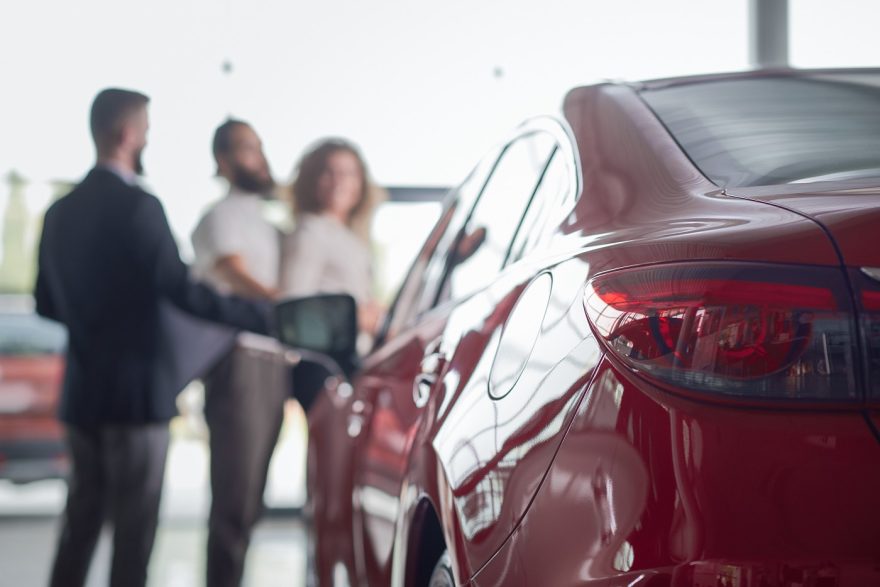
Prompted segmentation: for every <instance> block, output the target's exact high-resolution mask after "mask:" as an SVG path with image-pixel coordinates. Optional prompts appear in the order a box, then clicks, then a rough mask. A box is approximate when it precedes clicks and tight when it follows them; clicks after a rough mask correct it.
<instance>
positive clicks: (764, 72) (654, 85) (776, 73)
mask: <svg viewBox="0 0 880 587" xmlns="http://www.w3.org/2000/svg"><path fill="white" fill-rule="evenodd" d="M860 74H880V67H848V68H824V69H796V68H790V67H785V68H772V69H754V70H746V71H734V72H726V73H708V74H700V75H689V76H680V77H667V78H657V79H651V80H645V81H641V82H631V83H625V84H624V85H628V86H630V87H632V88H633V89H635V90H638V91H650V90H659V89H664V88H671V87H676V86H686V85H692V84H703V83H711V82H718V81H731V80H744V79H762V78H778V77H792V78H795V77H797V78H809V77H823V76H828V75H860Z"/></svg>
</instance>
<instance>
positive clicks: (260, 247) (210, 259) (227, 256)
mask: <svg viewBox="0 0 880 587" xmlns="http://www.w3.org/2000/svg"><path fill="white" fill-rule="evenodd" d="M213 151H214V159H215V160H216V162H217V173H218V175H219V176H220V177H222V178H224V179H226V180H227V181H228V183H229V192H228V193H227V195H226V196H225V197H224V198H223V199H221V200H220V201H219V202H217V203H216V204H215V205H214V206H213V207H211V208H210V209H209V210H208V211H207V213H206V214H205V215H204V217H203V218H202V219H201V221H200V222H199V224H198V226H197V227H196V229H195V231H194V232H193V235H192V243H193V249H194V251H195V255H196V269H197V271H198V274H199V276H200V277H201V278H203V279H206V280H207V281H209V282H210V283H211V284H212V285H214V286H216V287H218V288H219V289H221V290H223V291H228V292H230V293H235V294H238V295H241V296H245V297H249V298H254V299H263V300H271V299H273V298H274V297H275V296H276V295H277V288H278V281H279V268H280V260H279V255H280V246H281V233H280V231H279V230H278V229H277V228H276V227H275V226H274V225H273V224H272V223H271V222H269V221H268V220H267V219H266V216H265V212H266V206H265V204H266V201H267V200H268V199H271V198H272V195H271V194H272V192H273V190H274V187H275V182H274V181H273V179H272V174H271V172H270V170H269V164H268V163H267V161H266V156H265V155H264V153H263V146H262V142H261V141H260V138H259V137H258V136H257V133H256V132H254V130H253V128H251V126H250V125H249V124H247V123H246V122H242V121H240V120H227V121H226V122H224V123H223V124H221V125H220V126H219V127H218V128H217V130H216V132H215V133H214V141H213ZM282 357H283V353H282V352H281V350H280V346H279V345H278V343H277V342H276V341H275V340H273V339H269V338H267V337H258V336H257V335H254V334H250V333H244V334H239V335H237V340H236V342H235V344H234V346H233V348H232V350H231V352H230V353H229V354H228V355H227V356H226V357H225V358H223V359H222V360H221V361H220V362H219V363H218V364H217V365H216V366H215V367H214V368H213V369H212V370H211V372H210V373H209V374H208V375H207V376H206V377H205V378H204V383H205V420H206V422H207V424H208V429H209V431H210V448H211V495H212V499H211V511H210V515H209V520H208V544H207V573H206V583H207V585H209V586H210V587H224V586H230V587H232V586H237V585H240V584H241V578H242V574H243V570H244V561H245V556H246V554H247V549H248V545H249V543H250V537H251V532H252V530H253V527H254V525H255V523H256V522H257V520H258V519H259V516H260V514H261V512H262V508H263V491H264V489H265V486H266V477H267V474H268V470H269V460H270V458H271V456H272V452H273V450H274V448H275V445H276V443H277V441H278V434H279V432H280V430H281V423H282V420H283V415H284V403H285V400H286V399H287V397H288V394H289V389H290V386H289V384H288V381H289V379H288V372H287V368H286V367H285V364H284V361H283V359H282Z"/></svg>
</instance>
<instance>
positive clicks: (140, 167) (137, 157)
mask: <svg viewBox="0 0 880 587" xmlns="http://www.w3.org/2000/svg"><path fill="white" fill-rule="evenodd" d="M143 154H144V149H143V148H141V149H139V150H138V152H137V153H135V154H134V161H133V162H132V165H133V167H134V172H135V173H136V174H137V175H138V176H142V175H143V174H144V162H143Z"/></svg>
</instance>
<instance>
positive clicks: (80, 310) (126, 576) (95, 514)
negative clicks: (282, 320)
mask: <svg viewBox="0 0 880 587" xmlns="http://www.w3.org/2000/svg"><path fill="white" fill-rule="evenodd" d="M147 103H148V98H147V97H146V96H144V95H143V94H140V93H137V92H131V91H127V90H118V89H109V90H104V91H102V92H101V93H99V94H98V95H97V97H96V98H95V100H94V102H93V104H92V110H91V130H92V136H93V138H94V141H95V146H96V149H97V164H96V165H95V168H94V169H92V170H91V171H90V172H89V174H88V175H87V176H86V178H85V179H84V180H83V181H82V183H80V184H79V185H78V186H77V187H76V188H75V189H74V190H73V191H72V192H71V193H70V194H68V195H67V196H65V197H63V198H61V199H60V200H59V201H57V202H56V203H55V204H54V205H52V207H51V208H50V209H49V210H48V212H47V213H46V216H45V220H44V225H43V236H42V239H41V242H40V251H39V272H38V277H37V284H36V290H35V293H34V296H35V298H36V305H37V312H38V313H40V314H41V315H43V316H46V317H48V318H52V319H55V320H57V321H59V322H61V323H63V324H64V325H65V326H67V329H68V332H69V348H68V351H67V370H66V373H65V376H64V388H63V394H62V400H61V414H60V416H61V419H62V421H63V422H64V423H65V424H66V432H67V441H68V446H69V451H70V456H71V461H72V471H71V476H70V479H69V482H68V486H69V489H68V499H67V506H66V509H65V513H64V520H63V527H62V531H61V535H60V538H59V544H58V550H57V553H56V558H55V563H54V566H53V569H52V578H51V585H53V586H56V585H82V584H83V583H84V582H85V578H86V575H87V573H88V568H89V564H90V561H91V557H92V553H93V551H94V548H95V544H96V542H97V539H98V536H99V534H100V530H101V526H102V524H103V522H104V519H105V517H107V518H109V520H110V521H111V523H112V524H113V527H114V536H113V562H112V566H111V572H110V583H111V585H114V586H117V585H118V586H123V585H124V586H126V587H136V586H142V585H144V584H145V583H146V575H147V565H148V562H149V558H150V552H151V550H152V546H153V540H154V537H155V533H156V526H157V522H158V513H159V499H160V495H161V488H162V478H163V475H164V469H165V457H166V454H167V449H168V442H169V433H168V421H169V420H170V418H171V417H172V416H173V415H174V414H175V412H176V409H175V405H174V396H175V395H176V393H177V392H178V391H179V383H182V382H177V381H176V379H175V375H174V374H173V373H171V372H170V371H171V370H173V369H176V368H178V367H179V364H178V365H174V364H173V363H174V361H173V360H171V359H170V358H169V357H168V354H169V353H168V349H167V340H168V334H167V332H163V328H164V326H163V325H164V324H165V320H164V314H163V311H162V309H161V308H162V306H163V304H171V305H173V306H175V307H176V308H178V309H180V310H182V311H184V312H186V313H188V314H191V315H194V316H197V317H200V318H203V319H207V320H211V321H217V322H223V323H226V324H228V325H231V326H234V327H237V328H242V329H247V330H251V331H254V332H261V333H265V332H267V330H268V322H269V313H270V312H269V310H270V307H269V305H268V304H267V303H264V304H259V303H256V302H249V301H246V300H243V299H240V298H235V297H225V296H221V295H219V294H217V293H216V292H215V291H214V290H212V289H210V288H209V287H207V286H205V285H202V284H199V283H196V282H194V281H191V279H190V276H189V270H188V267H187V266H186V265H185V264H184V263H183V262H182V261H181V260H180V257H179V255H178V251H177V245H176V243H175V241H174V238H173V236H172V234H171V230H170V229H169V226H168V222H167V219H166V217H165V213H164V211H163V209H162V205H161V204H160V202H159V200H158V199H156V198H155V197H154V196H152V195H150V194H148V193H146V192H145V191H143V190H142V189H141V188H139V187H138V185H137V176H138V175H139V174H140V173H141V171H142V169H141V152H142V151H143V149H144V147H145V145H146V135H147V128H148V119H147Z"/></svg>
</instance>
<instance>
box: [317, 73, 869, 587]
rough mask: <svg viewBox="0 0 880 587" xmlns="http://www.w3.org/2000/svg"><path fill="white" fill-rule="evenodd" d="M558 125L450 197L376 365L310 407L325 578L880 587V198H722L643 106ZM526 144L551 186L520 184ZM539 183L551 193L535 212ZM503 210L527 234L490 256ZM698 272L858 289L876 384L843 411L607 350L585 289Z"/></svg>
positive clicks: (812, 190) (633, 100)
mask: <svg viewBox="0 0 880 587" xmlns="http://www.w3.org/2000/svg"><path fill="white" fill-rule="evenodd" d="M776 75H780V74H776ZM799 75H800V74H799ZM732 77H734V78H737V79H739V78H742V77H746V78H748V77H749V76H748V75H747V74H736V75H735V76H732ZM713 79H718V78H717V77H713V78H707V80H689V81H687V82H686V83H703V82H706V81H711V80H713ZM754 79H763V76H762V75H759V74H756V75H755V76H754ZM675 83H677V82H676V81H675V80H666V81H664V82H658V83H657V84H656V85H657V86H658V87H659V86H662V85H663V84H675ZM682 83H684V82H682ZM564 113H565V119H566V122H565V123H561V124H560V123H556V122H552V121H548V120H537V121H532V122H530V123H527V124H526V125H524V126H523V127H521V128H520V129H518V130H517V131H516V133H514V134H513V135H512V136H511V137H510V139H509V141H508V142H506V143H505V145H510V146H509V147H504V148H502V149H500V150H496V151H494V152H493V153H492V154H491V155H490V156H489V157H488V158H487V159H486V160H485V161H484V162H482V163H481V164H480V165H479V166H478V167H477V170H476V171H475V173H474V174H473V175H472V176H471V177H470V178H469V179H468V180H467V181H466V182H465V183H464V184H463V185H462V187H461V188H459V189H457V190H455V191H454V192H453V193H452V194H451V196H450V199H449V201H448V202H447V207H446V208H445V211H444V214H443V215H442V217H441V221H440V222H439V223H438V226H437V227H436V228H435V230H434V231H433V232H432V234H431V235H429V237H428V239H427V243H426V245H425V247H424V248H423V250H422V251H421V252H420V254H419V255H418V257H417V260H416V262H415V263H414V265H413V268H412V269H411V271H410V274H409V276H408V277H407V279H406V281H405V283H404V285H403V286H402V289H401V292H400V294H399V296H398V299H397V301H396V303H395V304H394V306H393V307H392V310H391V315H390V318H389V320H388V324H387V332H386V333H384V334H383V336H381V337H380V341H379V344H378V346H377V348H376V350H375V351H374V352H373V353H372V354H371V355H370V356H368V357H367V358H366V360H365V362H364V364H363V366H362V368H361V370H360V371H359V373H358V374H357V375H356V376H355V377H354V378H353V380H352V382H351V383H352V386H351V388H349V387H347V386H346V385H345V384H343V385H341V386H336V387H334V388H333V389H328V390H327V393H325V394H324V396H323V397H321V398H320V399H319V400H318V403H317V404H316V406H315V408H314V409H313V411H312V412H311V413H310V427H311V433H312V438H313V441H312V444H311V447H310V456H309V466H310V470H309V471H310V480H309V483H310V492H311V495H312V502H313V505H314V522H315V524H314V526H315V532H316V535H317V543H316V569H317V571H318V573H317V574H318V578H319V579H320V583H319V584H321V585H341V584H354V585H394V586H399V585H412V586H421V585H426V584H427V578H428V576H429V574H430V571H431V569H432V567H433V565H434V563H435V561H436V560H437V559H438V558H439V555H440V553H441V552H443V551H444V550H448V551H449V553H450V555H451V561H452V567H453V571H454V574H455V576H456V578H457V581H458V582H459V583H461V584H468V583H469V584H472V585H474V586H496V585H498V586H501V585H504V586H518V585H554V586H556V585H584V586H586V585H591V586H592V585H597V586H598V585H602V586H605V585H608V586H610V585H620V586H622V585H630V586H631V585H654V586H659V585H663V586H676V587H678V586H689V587H696V586H700V587H702V586H707V587H708V586H711V587H715V586H717V585H725V587H727V585H731V586H736V587H744V586H746V585H748V586H749V587H755V586H759V585H767V586H786V587H789V586H790V587H794V586H795V585H817V586H818V585H835V586H836V587H845V586H846V587H849V586H857V585H868V584H875V583H880V571H878V569H880V509H878V508H877V507H876V496H877V495H880V466H878V465H880V433H878V431H877V427H878V425H880V422H878V416H877V411H876V406H875V407H874V409H873V411H871V410H869V407H870V402H872V401H875V399H874V398H873V396H872V395H871V393H872V392H870V391H869V389H872V388H871V384H870V381H873V380H874V379H873V378H874V377H876V380H877V381H880V373H878V374H877V375H876V376H875V375H873V373H874V371H875V370H878V371H880V334H877V333H875V332H874V331H872V330H870V328H869V326H870V325H871V324H873V322H871V320H872V318H871V316H873V314H872V312H875V310H876V309H875V308H874V306H873V305H872V304H873V303H874V301H875V300H874V297H876V296H875V294H876V292H877V291H880V285H876V284H875V282H873V281H872V280H871V278H870V277H868V276H867V275H866V274H864V273H863V272H862V267H865V266H871V267H878V266H880V259H878V258H877V257H876V254H877V253H876V252H877V250H878V247H877V246H876V244H877V242H876V238H877V237H876V234H877V231H876V227H877V223H878V221H880V220H878V216H877V215H875V214H874V212H873V210H874V205H875V200H876V198H877V196H876V194H877V193H878V189H880V181H878V180H874V181H873V183H870V182H867V180H864V179H861V180H859V181H858V182H856V184H857V187H853V185H855V184H853V183H852V182H849V183H847V182H836V183H835V184H834V186H829V185H826V184H823V185H822V186H821V187H820V188H818V189H817V186H816V185H813V184H800V185H797V186H791V185H788V186H773V187H762V188H747V189H731V190H726V189H725V190H723V189H721V188H720V187H719V186H717V185H715V184H713V183H711V182H710V181H709V180H708V179H706V177H704V176H703V174H702V173H701V172H700V171H699V170H698V169H697V168H696V167H695V166H694V164H693V163H692V162H691V160H690V159H689V158H688V157H687V156H686V155H685V154H684V153H683V152H682V150H681V148H680V147H679V146H678V144H677V143H676V141H675V140H674V139H673V138H672V136H670V134H669V132H668V131H667V130H666V128H665V127H664V126H663V124H661V123H660V121H659V120H658V118H657V117H656V116H655V115H654V113H653V112H652V111H651V109H650V108H648V106H647V105H646V103H645V102H644V101H643V100H642V99H641V98H640V96H639V94H638V88H635V87H631V86H625V85H613V84H603V85H598V86H592V87H587V88H580V89H577V90H574V91H572V92H571V93H570V94H569V95H568V97H567V98H566V100H565V104H564ZM548 144H551V145H552V148H549V149H548V148H547V145H548ZM518 145H527V146H529V147H530V149H531V150H528V149H527V150H526V151H528V152H531V153H537V154H538V155H535V157H538V158H543V159H541V161H545V160H549V163H548V164H547V166H546V168H545V167H544V165H543V164H540V165H539V164H536V165H535V169H537V171H534V170H533V169H532V167H530V163H528V160H527V159H523V160H522V161H521V162H520V163H519V166H518V167H517V170H516V172H515V173H512V172H511V171H510V169H511V168H510V167H505V164H506V158H513V157H515V156H516V157H520V156H521V155H522V153H517V151H516V149H517V146H518ZM505 149H506V150H505ZM499 152H500V153H501V155H500V162H499V163H497V164H496V159H498V157H499ZM550 153H553V154H552V155H551V154H550ZM493 169H495V170H496V171H495V172H493V171H492V170H493ZM511 173H512V174H511ZM505 174H510V175H505ZM487 177H488V181H487V180H486V178H487ZM514 180H516V181H514ZM484 183H485V184H486V185H485V187H484ZM866 183H870V185H866ZM521 184H527V185H528V186H534V185H535V184H537V185H538V187H537V188H536V191H535V196H534V198H526V199H524V200H523V202H522V203H521V204H518V203H517V202H518V201H519V200H517V195H516V190H515V187H516V186H517V185H521ZM499 185H501V186H504V188H505V190H506V191H505V192H504V193H505V194H509V197H507V198H506V199H504V200H503V202H504V207H502V208H500V209H499V211H496V212H495V213H494V218H495V219H498V221H497V222H485V221H484V220H481V218H483V217H484V216H488V217H490V218H492V215H490V214H488V213H486V214H484V212H483V211H482V209H481V206H483V202H484V201H488V202H491V201H492V200H491V198H492V197H494V195H495V193H496V190H497V189H499V188H498V186H499ZM777 188H778V189H777ZM529 190H531V187H529ZM832 191H833V192H834V193H833V194H832V193H831V192H832ZM529 201H531V206H528V207H527V205H528V202H529ZM475 202H476V204H475ZM486 206H489V204H486ZM517 206H520V207H519V208H517ZM542 206H543V207H542ZM526 208H527V209H526ZM523 209H526V211H525V212H524V213H523V212H522V210H523ZM539 209H540V210H541V211H540V212H535V210H539ZM472 210H473V211H472ZM499 214H513V215H520V214H524V218H523V220H522V221H521V226H522V229H521V230H520V231H516V230H514V231H513V232H512V233H511V234H510V235H507V237H505V238H506V239H507V240H502V241H498V240H493V239H498V238H499V237H498V233H499V232H500V231H503V230H504V224H505V222H506V220H505V221H504V222H502V221H501V219H499ZM481 222H485V223H482V224H481ZM508 224H509V223H508ZM854 233H857V234H854ZM493 250H495V251H497V255H499V256H500V257H499V258H506V261H504V262H503V263H502V262H498V266H497V267H494V268H493V267H492V266H491V265H487V264H486V263H487V261H486V259H487V258H489V259H490V261H491V260H492V259H493V257H491V256H490V257H487V256H486V255H489V253H491V251H493ZM692 262H698V263H703V264H705V263H715V264H724V263H731V262H737V263H740V264H742V263H748V262H752V263H754V262H759V263H761V264H762V267H769V268H771V269H773V268H779V269H780V273H785V274H787V275H788V274H792V273H794V274H796V273H798V271H799V268H804V269H803V271H804V272H807V271H814V272H823V273H822V274H834V275H835V279H836V280H838V281H839V282H840V283H841V284H849V285H848V286H846V287H844V286H842V287H840V288H837V289H835V292H836V293H835V294H834V295H835V296H837V297H841V296H842V297H843V298H844V299H843V300H839V299H837V297H835V298H834V299H833V300H832V299H831V298H828V296H825V297H823V298H821V300H824V302H823V303H825V304H826V306H827V305H829V304H832V301H833V303H834V304H835V305H836V307H840V308H843V310H841V311H842V312H848V314H846V316H848V317H849V318H845V320H850V321H851V322H852V324H853V326H852V329H853V332H856V331H857V330H858V329H861V332H862V334H860V335H859V336H861V338H859V339H858V340H859V341H860V342H858V344H857V345H854V346H853V349H852V350H851V351H849V350H846V351H845V352H844V354H845V356H846V357H849V359H848V360H849V363H848V364H849V365H851V366H852V367H851V368H852V369H853V370H854V371H853V375H852V381H855V382H856V383H855V386H856V388H855V389H853V390H847V391H852V393H846V394H843V397H844V399H842V400H840V401H837V402H836V403H829V402H825V403H823V402H822V401H813V402H811V403H797V402H791V401H787V400H786V398H777V399H776V401H775V402H772V403H761V402H756V401H744V400H743V399H742V398H739V397H735V398H718V397H715V395H713V394H712V393H711V390H708V389H704V390H700V389H691V390H690V392H689V393H677V392H676V390H675V389H669V388H668V386H664V387H663V388H662V389H661V388H660V387H658V386H657V385H655V383H652V382H651V380H650V379H649V378H647V377H645V376H644V375H643V374H640V373H639V372H638V371H637V370H636V368H634V367H633V366H632V365H630V366H627V363H626V362H624V361H623V360H621V358H620V357H618V356H616V353H617V352H620V351H618V350H615V349H614V348H613V347H612V346H611V345H610V343H608V342H607V341H600V340H598V339H597V337H596V334H595V332H594V330H593V328H592V327H591V325H590V323H589V321H588V318H587V313H586V312H585V310H584V305H583V303H584V295H585V290H586V287H587V284H588V283H589V282H590V280H591V279H593V278H594V277H596V276H597V275H600V274H603V273H608V272H613V271H617V270H622V269H627V270H635V271H639V270H640V269H642V268H649V267H652V266H654V265H663V266H673V265H674V264H677V263H678V264H681V263H692ZM469 263H481V264H482V265H473V266H470V265H468V264H469ZM460 267H465V268H466V270H465V271H464V272H463V273H462V274H463V275H467V276H468V280H457V279H456V272H457V271H459V268H460ZM469 267H478V270H474V269H472V268H469ZM808 267H809V268H810V269H807V268H808ZM817 268H819V269H817ZM816 274H818V273H816ZM449 275H451V276H452V277H449ZM795 289H797V291H798V292H800V293H803V292H804V291H808V290H809V291H813V290H812V289H809V288H807V289H804V288H795ZM753 290H754V291H753V292H752V293H755V295H760V296H762V297H763V298H766V297H768V296H770V297H771V298H773V296H772V295H771V294H773V291H771V290H772V288H768V287H767V286H765V285H755V287H754V288H753ZM863 291H864V292H868V293H866V294H865V295H862V292H863ZM768 292H769V293H768ZM840 292H844V293H840ZM777 293H778V292H777ZM850 296H851V297H852V299H850ZM778 298H779V296H776V298H773V299H774V300H775V301H773V302H772V303H774V304H778V303H782V302H784V300H781V299H778ZM826 298H827V299H826ZM817 299H819V298H817ZM856 325H858V326H856ZM878 332H880V326H878ZM872 333H873V334H872ZM875 335H876V336H875ZM872 336H875V338H872ZM856 338H858V337H856ZM875 343H876V345H875ZM872 345H874V346H872ZM872 353H874V354H872ZM876 397H880V394H878V395H877V396H876Z"/></svg>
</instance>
